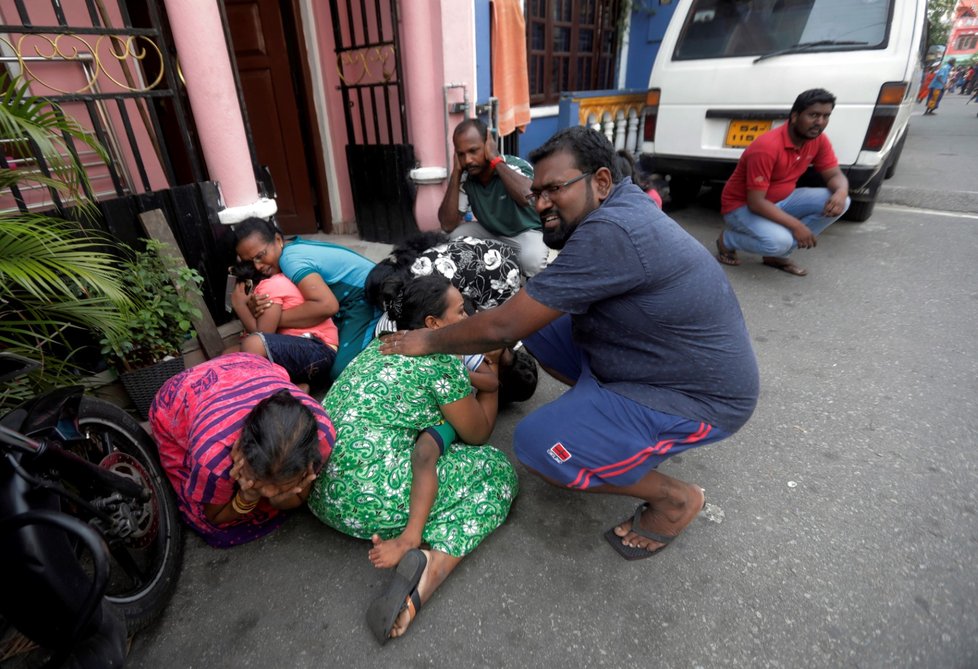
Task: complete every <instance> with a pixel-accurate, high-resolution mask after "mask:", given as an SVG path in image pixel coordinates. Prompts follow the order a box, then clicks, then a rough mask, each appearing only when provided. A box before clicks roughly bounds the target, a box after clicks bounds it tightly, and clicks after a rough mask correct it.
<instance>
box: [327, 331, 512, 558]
mask: <svg viewBox="0 0 978 669" xmlns="http://www.w3.org/2000/svg"><path fill="white" fill-rule="evenodd" d="M379 346H380V343H379V341H377V340H375V341H374V342H372V343H371V344H370V346H368V347H367V348H366V349H365V350H364V351H363V352H362V353H361V354H360V355H359V356H357V357H356V358H355V359H354V361H353V362H352V363H351V364H350V366H349V367H348V368H347V369H346V370H345V371H344V372H343V374H341V375H340V378H339V379H337V381H336V383H335V384H334V385H333V387H332V389H331V390H330V391H329V394H328V395H327V396H326V399H324V400H323V407H324V408H325V409H326V412H327V413H328V414H329V417H330V419H331V420H332V421H333V426H334V427H335V428H336V444H335V446H334V447H333V454H332V456H331V457H330V460H329V463H328V464H327V465H326V467H324V468H323V471H322V472H321V473H320V474H319V478H317V479H316V482H315V484H314V485H313V489H312V493H311V494H310V495H309V508H310V509H311V510H312V512H313V513H314V514H316V516H317V517H318V518H319V519H320V520H322V521H323V522H324V523H326V524H327V525H329V526H330V527H332V528H335V529H337V530H339V531H340V532H343V533H344V534H349V535H351V536H354V537H358V538H360V539H369V538H370V536H371V535H372V534H375V533H376V534H379V535H380V536H381V538H384V539H389V538H392V537H396V536H397V535H399V534H400V533H401V532H402V531H403V530H404V528H405V527H406V526H407V520H408V506H409V500H410V494H411V452H412V451H413V449H414V442H415V440H416V439H417V437H418V434H419V433H420V432H421V430H423V429H425V428H426V427H429V426H431V425H434V424H436V423H437V422H439V421H440V420H442V415H441V410H440V409H439V406H440V405H443V404H451V403H452V402H455V401H458V400H460V399H462V398H464V397H465V396H466V395H468V394H469V393H470V392H471V391H472V389H471V387H470V385H469V377H468V373H467V372H466V370H465V367H464V366H463V365H462V362H461V360H459V359H458V358H457V357H456V356H451V355H441V354H439V355H431V356H425V357H419V358H409V357H404V356H399V355H381V354H380V351H379ZM437 469H438V496H437V498H436V499H435V503H434V506H433V507H432V509H431V514H430V515H429V516H428V522H427V524H425V527H424V532H423V534H422V537H423V539H424V541H425V542H426V543H427V544H428V545H429V546H431V548H433V549H434V550H438V551H442V552H444V553H448V554H449V555H452V556H455V557H461V556H463V555H466V554H467V553H469V552H471V551H472V549H473V548H475V547H476V546H478V545H479V543H480V542H481V541H482V540H483V539H484V538H485V537H486V536H488V535H489V533H490V532H492V531H493V530H495V529H496V528H497V527H499V526H500V525H501V524H502V522H503V521H504V520H505V519H506V515H507V514H508V513H509V506H510V503H511V502H512V501H513V498H514V497H515V496H516V492H517V481H516V472H515V470H514V469H513V466H512V464H510V462H509V459H508V458H507V457H506V456H505V455H504V454H503V453H502V452H500V451H499V450H497V449H495V448H493V447H492V446H489V445H484V446H470V445H467V444H462V443H459V442H455V443H453V444H451V445H449V446H447V447H446V449H445V453H444V454H443V455H442V456H441V457H440V458H439V459H438V466H437Z"/></svg>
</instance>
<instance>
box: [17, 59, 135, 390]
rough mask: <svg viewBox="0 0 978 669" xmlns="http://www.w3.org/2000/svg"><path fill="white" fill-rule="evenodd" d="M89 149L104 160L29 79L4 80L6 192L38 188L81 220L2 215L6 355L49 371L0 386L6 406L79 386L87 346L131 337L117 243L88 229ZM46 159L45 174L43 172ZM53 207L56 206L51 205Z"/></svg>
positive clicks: (92, 211)
mask: <svg viewBox="0 0 978 669" xmlns="http://www.w3.org/2000/svg"><path fill="white" fill-rule="evenodd" d="M68 138H70V139H71V141H72V142H74V143H75V145H76V146H82V145H84V146H87V147H88V148H90V149H91V150H92V151H93V152H94V153H95V155H97V156H98V158H99V159H100V160H103V161H104V160H106V159H107V156H106V153H105V150H104V149H103V148H102V147H101V146H100V145H99V143H98V142H97V141H96V140H95V138H94V136H93V135H92V134H91V133H90V132H87V131H86V130H85V129H84V128H82V127H81V126H80V125H79V124H78V123H77V122H75V121H74V120H73V119H72V118H71V117H70V116H68V115H66V114H65V113H64V112H63V111H62V110H61V109H60V108H58V107H57V106H56V105H54V104H52V103H51V102H49V101H48V100H46V99H44V98H42V97H37V96H34V95H31V93H30V87H29V84H28V83H27V82H26V81H24V80H23V79H21V78H17V77H15V78H9V77H8V76H6V75H0V150H2V151H3V154H4V156H5V161H4V164H3V165H0V193H3V194H4V195H6V194H7V193H8V192H9V193H13V192H16V189H31V188H36V187H38V186H41V187H43V188H44V189H45V190H46V191H47V192H51V193H57V195H58V196H59V197H60V198H61V200H62V201H63V202H66V203H69V204H70V206H71V209H70V215H71V216H72V217H74V218H73V219H66V218H61V217H58V216H56V215H53V214H51V213H48V212H45V211H41V210H35V209H36V208H35V209H30V210H26V209H27V208H26V207H25V210H24V211H21V210H20V209H18V208H10V209H7V210H5V211H4V212H2V213H0V348H3V349H4V350H7V351H10V352H13V353H20V354H22V355H26V356H28V357H31V358H33V359H35V360H38V361H39V362H40V363H41V367H40V368H39V370H38V371H37V372H35V373H34V374H31V375H30V377H28V378H25V379H23V380H22V382H20V383H12V384H7V385H6V386H5V387H3V388H0V408H4V409H6V408H10V407H11V406H13V405H15V404H17V403H18V402H19V401H21V400H22V399H25V398H26V397H30V396H33V395H34V394H36V392H38V391H40V390H43V389H45V388H50V387H52V386H62V385H70V384H74V383H78V382H79V380H80V379H81V378H82V377H83V376H84V374H85V373H87V372H88V370H86V369H84V368H82V366H81V365H80V363H78V362H77V355H76V354H77V352H78V351H79V350H80V349H81V348H82V344H80V343H79V341H80V340H82V341H87V340H88V338H89V333H91V332H95V333H97V336H96V337H95V338H93V339H92V341H97V340H98V337H102V336H116V335H118V334H120V333H122V332H124V330H125V327H126V323H125V321H124V320H123V315H122V313H121V310H122V308H124V307H125V306H126V305H127V304H128V302H129V298H128V296H127V295H126V293H125V291H124V290H123V288H122V287H121V285H120V281H119V275H118V269H117V264H118V259H117V257H116V256H115V255H114V254H113V253H112V249H113V248H114V246H115V242H114V241H113V240H112V239H110V238H109V237H108V236H106V235H105V234H103V233H100V232H96V231H95V230H93V227H94V226H93V225H90V224H88V223H89V221H90V219H94V217H95V216H96V215H97V209H96V206H95V203H94V202H92V201H91V200H89V199H88V198H87V197H86V192H90V191H91V188H90V187H87V186H88V177H87V175H86V172H85V166H84V165H83V164H82V162H81V160H80V159H79V158H78V154H77V152H73V151H71V150H69V144H68ZM38 159H41V160H43V161H44V163H45V164H47V166H48V171H47V172H42V171H41V170H40V169H38V168H37V166H36V165H37V160H38ZM51 206H52V207H53V204H52V205H51Z"/></svg>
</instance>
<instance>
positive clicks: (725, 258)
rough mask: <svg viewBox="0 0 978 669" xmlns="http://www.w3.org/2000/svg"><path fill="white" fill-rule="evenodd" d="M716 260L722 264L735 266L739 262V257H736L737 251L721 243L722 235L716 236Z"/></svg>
mask: <svg viewBox="0 0 978 669" xmlns="http://www.w3.org/2000/svg"><path fill="white" fill-rule="evenodd" d="M717 260H718V261H719V262H720V263H721V264H723V265H733V266H735V267H736V266H737V265H739V264H740V259H739V258H737V252H736V251H731V250H729V249H728V248H727V247H726V246H724V245H723V237H722V236H720V237H717Z"/></svg>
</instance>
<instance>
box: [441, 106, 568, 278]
mask: <svg viewBox="0 0 978 669" xmlns="http://www.w3.org/2000/svg"><path fill="white" fill-rule="evenodd" d="M452 141H453V143H454V145H455V165H454V167H453V168H452V176H451V179H450V180H449V182H448V189H447V190H446V191H445V197H444V198H443V199H442V201H441V206H440V207H438V222H439V223H441V228H442V230H444V231H445V232H447V233H449V234H450V235H451V236H452V238H453V239H454V238H458V237H464V236H469V237H478V238H479V239H496V240H498V241H500V242H502V243H504V244H507V245H509V246H512V247H513V248H514V249H516V251H517V253H518V255H519V263H520V267H521V269H522V270H523V274H525V275H526V276H527V277H531V276H533V275H534V274H536V273H537V272H539V271H540V270H542V269H543V268H544V267H545V266H546V264H547V254H548V253H549V249H548V248H547V246H546V245H545V244H544V243H543V232H542V231H541V224H540V217H539V216H538V215H537V213H536V212H535V211H534V210H533V207H531V206H530V205H529V204H527V200H526V196H527V194H529V192H530V184H531V183H532V182H533V168H532V167H530V164H529V163H527V162H526V161H525V160H523V159H522V158H519V157H517V156H501V155H499V154H498V153H497V152H496V142H495V140H493V138H492V136H491V135H489V131H488V128H486V125H485V124H484V123H482V121H479V120H478V119H466V120H464V121H462V122H461V123H459V124H458V125H457V126H456V127H455V132H454V133H453V135H452ZM469 207H471V208H472V213H473V214H474V215H475V218H476V221H470V222H463V216H464V214H465V211H466V210H467V209H468V208H469Z"/></svg>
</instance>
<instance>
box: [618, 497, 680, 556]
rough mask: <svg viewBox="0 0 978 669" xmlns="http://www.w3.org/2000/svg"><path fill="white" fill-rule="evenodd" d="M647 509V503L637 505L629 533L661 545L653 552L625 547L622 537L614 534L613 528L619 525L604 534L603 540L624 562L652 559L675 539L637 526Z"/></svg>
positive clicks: (641, 548)
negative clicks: (606, 541) (605, 540)
mask: <svg viewBox="0 0 978 669" xmlns="http://www.w3.org/2000/svg"><path fill="white" fill-rule="evenodd" d="M647 508H649V503H648V502H642V503H641V504H639V505H638V508H637V509H635V515H633V516H632V527H631V531H632V532H634V533H635V534H637V535H639V536H640V537H645V538H646V539H651V540H652V541H654V542H656V543H658V544H662V545H661V546H659V547H658V548H656V549H655V550H654V551H650V550H649V549H647V548H643V547H641V546H626V545H625V544H623V543H622V541H621V540H622V539H623V537H620V536H618V535H617V534H615V528H617V527H618V525H621V523H618V525H615V527H612V528H611V529H610V530H608V531H607V532H605V533H604V538H605V539H607V540H608V543H609V544H611V547H612V548H614V549H615V550H616V551H617V552H618V554H619V555H620V556H622V557H623V558H625V559H626V560H629V561H631V560H644V559H645V558H649V557H652V556H653V555H655V554H656V553H658V552H660V551H662V550H664V549H665V548H667V547H668V546H669V544H670V542H672V540H673V539H675V538H676V537H674V536H673V537H667V536H666V535H664V534H656V533H655V532H649V531H648V530H643V529H642V526H641V525H640V524H639V521H640V520H641V518H642V512H643V511H645V510H646V509H647ZM623 522H624V521H623Z"/></svg>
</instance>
